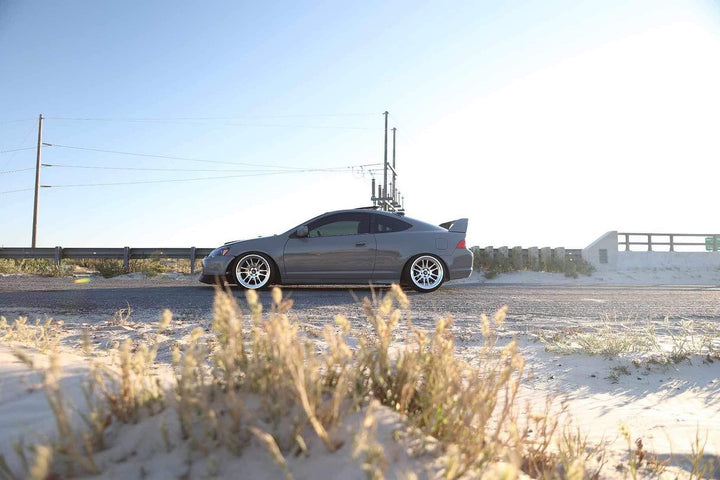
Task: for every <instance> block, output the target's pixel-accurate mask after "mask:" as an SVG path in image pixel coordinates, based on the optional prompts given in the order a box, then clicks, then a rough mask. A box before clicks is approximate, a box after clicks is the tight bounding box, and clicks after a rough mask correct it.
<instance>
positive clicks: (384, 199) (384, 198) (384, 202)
mask: <svg viewBox="0 0 720 480" xmlns="http://www.w3.org/2000/svg"><path fill="white" fill-rule="evenodd" d="M383 115H385V155H384V160H383V191H382V193H381V194H380V197H381V202H380V205H381V208H382V209H383V210H387V209H388V208H387V184H388V178H387V171H388V158H387V147H388V145H387V144H388V112H387V111H385V112H384V113H383Z"/></svg>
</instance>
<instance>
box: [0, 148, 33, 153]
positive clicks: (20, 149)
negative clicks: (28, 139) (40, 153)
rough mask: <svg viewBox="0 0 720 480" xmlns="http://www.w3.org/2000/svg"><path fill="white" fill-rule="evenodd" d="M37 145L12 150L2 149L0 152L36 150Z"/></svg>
mask: <svg viewBox="0 0 720 480" xmlns="http://www.w3.org/2000/svg"><path fill="white" fill-rule="evenodd" d="M34 149H35V147H23V148H14V149H12V150H0V153H11V152H20V151H22V150H34Z"/></svg>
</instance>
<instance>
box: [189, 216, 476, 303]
mask: <svg viewBox="0 0 720 480" xmlns="http://www.w3.org/2000/svg"><path fill="white" fill-rule="evenodd" d="M467 225H468V220H467V218H462V219H459V220H454V221H451V222H447V223H443V224H442V225H440V226H435V225H430V224H428V223H425V222H421V221H419V220H413V219H412V218H407V217H405V216H401V215H398V214H396V213H390V212H383V211H377V210H374V209H372V208H360V209H354V210H338V211H335V212H328V213H324V214H322V215H320V216H317V217H315V218H313V219H310V220H308V221H307V222H304V223H303V224H301V225H298V226H297V227H295V228H293V229H291V230H288V231H287V232H285V233H282V234H280V235H273V236H271V237H261V238H255V239H252V240H243V241H235V242H228V243H226V244H225V245H223V246H222V247H220V248H216V249H215V250H213V251H212V253H210V255H208V256H207V257H206V258H205V259H204V260H203V274H202V276H201V277H200V281H201V282H204V283H209V284H214V283H217V282H223V281H227V282H229V283H231V284H237V285H239V286H240V287H242V288H247V289H259V288H263V287H266V286H268V285H272V284H277V285H279V284H291V285H318V284H334V285H336V284H368V283H373V284H390V283H393V282H400V283H401V284H403V285H409V286H411V287H412V288H413V289H415V290H417V291H419V292H432V291H434V290H437V289H438V288H439V287H440V285H442V283H443V282H444V281H445V280H453V279H458V278H465V277H468V276H470V274H471V273H472V263H473V262H472V261H473V255H472V252H470V250H468V249H467V248H466V247H465V232H466V231H467Z"/></svg>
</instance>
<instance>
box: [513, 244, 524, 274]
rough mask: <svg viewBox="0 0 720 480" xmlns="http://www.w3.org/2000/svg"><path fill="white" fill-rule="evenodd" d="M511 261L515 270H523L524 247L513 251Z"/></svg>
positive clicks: (514, 248)
mask: <svg viewBox="0 0 720 480" xmlns="http://www.w3.org/2000/svg"><path fill="white" fill-rule="evenodd" d="M510 261H511V262H512V266H513V268H514V269H515V270H522V268H523V254H522V247H513V249H512V250H511V256H510Z"/></svg>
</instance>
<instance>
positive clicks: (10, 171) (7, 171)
mask: <svg viewBox="0 0 720 480" xmlns="http://www.w3.org/2000/svg"><path fill="white" fill-rule="evenodd" d="M28 170H35V168H34V167H30V168H20V169H18V170H5V171H4V172H0V174H3V173H18V172H27V171H28Z"/></svg>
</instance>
